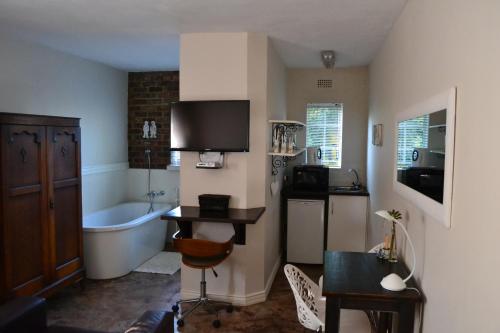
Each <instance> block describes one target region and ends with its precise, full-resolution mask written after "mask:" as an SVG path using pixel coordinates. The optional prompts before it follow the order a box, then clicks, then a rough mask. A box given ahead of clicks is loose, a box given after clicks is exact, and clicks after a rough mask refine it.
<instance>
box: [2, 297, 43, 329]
mask: <svg viewBox="0 0 500 333" xmlns="http://www.w3.org/2000/svg"><path fill="white" fill-rule="evenodd" d="M46 328H47V305H46V304H45V300H44V299H43V298H38V297H19V298H16V299H14V300H12V301H9V302H7V303H5V304H3V305H1V306H0V332H1V333H18V332H23V333H24V332H26V333H30V332H44V331H45V329H46Z"/></svg>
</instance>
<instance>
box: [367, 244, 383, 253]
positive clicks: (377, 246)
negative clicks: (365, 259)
mask: <svg viewBox="0 0 500 333" xmlns="http://www.w3.org/2000/svg"><path fill="white" fill-rule="evenodd" d="M382 248H384V243H380V244H377V245H375V246H374V247H372V248H371V249H370V251H368V253H378V251H379V250H380V249H382Z"/></svg>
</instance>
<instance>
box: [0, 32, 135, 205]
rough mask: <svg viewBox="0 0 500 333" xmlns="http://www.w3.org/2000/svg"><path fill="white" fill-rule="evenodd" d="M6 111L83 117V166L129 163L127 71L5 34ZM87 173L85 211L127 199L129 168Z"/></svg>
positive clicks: (1, 80)
mask: <svg viewBox="0 0 500 333" xmlns="http://www.w3.org/2000/svg"><path fill="white" fill-rule="evenodd" d="M0 44H1V45H2V47H0V112H13V113H30V114H43V115H54V116H66V117H79V118H82V119H81V128H82V166H83V167H84V168H85V167H89V166H102V165H108V164H116V163H126V162H127V161H128V157H127V73H126V72H122V71H119V70H116V69H113V68H111V67H109V66H105V65H102V64H98V63H95V62H91V61H87V60H83V59H81V58H78V57H75V56H71V55H67V54H64V53H61V52H58V51H54V50H52V49H48V48H46V47H42V46H38V45H34V44H30V43H26V42H23V41H18V40H13V39H10V38H8V37H5V36H3V35H0ZM121 169H122V170H121V171H111V172H105V173H93V174H91V175H87V176H84V177H83V183H82V188H83V210H84V213H88V212H91V211H95V210H98V209H100V208H104V207H107V206H111V205H113V204H115V203H117V202H120V201H123V200H124V198H125V195H126V179H125V177H126V172H125V171H123V169H124V168H121Z"/></svg>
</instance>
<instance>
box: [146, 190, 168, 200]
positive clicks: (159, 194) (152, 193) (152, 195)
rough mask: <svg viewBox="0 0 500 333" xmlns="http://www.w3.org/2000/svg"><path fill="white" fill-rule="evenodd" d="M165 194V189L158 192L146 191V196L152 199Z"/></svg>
mask: <svg viewBox="0 0 500 333" xmlns="http://www.w3.org/2000/svg"><path fill="white" fill-rule="evenodd" d="M163 195H165V191H160V192H156V191H151V192H148V193H146V196H147V197H148V198H149V199H154V198H156V197H161V196H163Z"/></svg>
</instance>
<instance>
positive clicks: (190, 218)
mask: <svg viewBox="0 0 500 333" xmlns="http://www.w3.org/2000/svg"><path fill="white" fill-rule="evenodd" d="M265 210H266V209H265V208H264V207H258V208H249V209H236V208H229V209H228V211H227V212H222V213H221V212H211V211H202V210H200V207H195V206H179V207H177V208H174V209H172V210H171V211H169V212H167V213H166V214H164V215H162V216H161V219H162V220H167V221H175V222H177V225H178V226H179V229H180V231H181V236H182V237H183V238H192V237H193V226H192V222H211V223H231V224H232V225H233V227H234V233H235V239H234V243H235V244H239V245H245V241H246V225H247V224H255V223H257V221H258V220H259V218H260V217H261V216H262V214H264V211H265Z"/></svg>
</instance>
